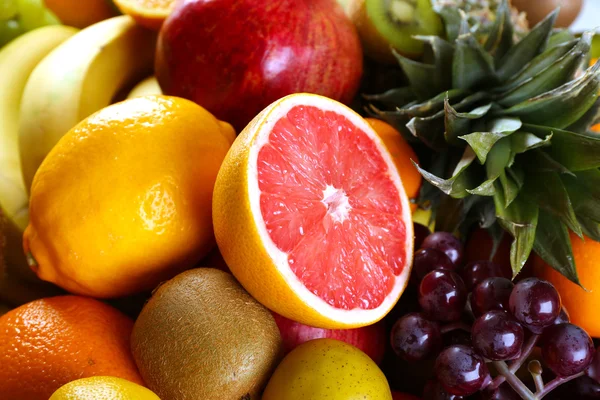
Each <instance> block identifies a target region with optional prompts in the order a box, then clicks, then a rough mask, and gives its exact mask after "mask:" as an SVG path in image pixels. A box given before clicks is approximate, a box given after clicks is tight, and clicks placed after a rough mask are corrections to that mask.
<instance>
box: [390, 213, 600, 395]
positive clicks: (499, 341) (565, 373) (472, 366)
mask: <svg viewBox="0 0 600 400" xmlns="http://www.w3.org/2000/svg"><path fill="white" fill-rule="evenodd" d="M415 226H416V229H415V236H416V239H415V248H419V250H418V251H417V252H416V253H415V256H414V262H413V271H412V275H411V282H410V284H411V285H415V286H416V287H418V303H419V307H420V312H413V313H409V314H406V315H404V316H402V317H401V318H400V319H398V320H397V321H396V322H395V324H394V326H393V328H392V332H391V344H392V348H393V350H394V352H395V353H396V354H397V355H398V356H399V357H401V358H402V359H404V360H406V361H408V362H417V361H421V360H425V359H435V367H434V372H435V380H433V381H430V382H429V383H428V384H427V386H426V388H425V392H424V394H423V398H424V400H442V399H454V400H459V399H466V398H471V397H469V396H473V395H477V397H474V398H477V399H482V400H488V399H489V400H491V399H496V400H501V399H527V400H534V399H541V398H543V397H545V396H546V395H547V394H548V393H550V392H551V391H553V390H554V389H556V388H557V387H559V386H560V385H562V384H564V383H566V382H569V381H571V380H574V379H576V378H579V377H582V376H585V375H587V376H589V377H591V378H592V379H594V380H596V381H598V382H600V354H599V353H600V352H598V353H597V352H596V351H595V349H594V344H593V342H592V339H591V338H590V336H589V335H588V334H587V333H586V332H585V330H583V329H582V328H580V327H578V326H576V325H574V324H571V323H570V322H569V315H568V313H567V311H566V310H565V309H564V308H563V307H562V306H561V299H560V295H559V293H558V292H557V291H556V289H555V288H554V286H553V285H552V284H551V283H549V282H547V281H543V280H540V279H537V278H525V279H522V280H520V281H519V280H517V281H516V283H514V282H513V281H512V280H511V278H512V272H511V271H510V270H507V269H506V268H501V267H499V266H498V265H496V264H494V263H492V262H490V261H477V262H471V263H468V264H466V265H462V264H463V246H462V243H461V242H460V241H459V240H458V239H457V238H456V237H454V236H453V235H452V234H450V233H447V232H435V233H432V234H429V231H427V229H426V228H425V227H423V226H419V225H417V224H415ZM456 330H462V331H466V332H468V333H469V334H470V341H469V342H468V343H466V344H451V345H449V346H447V347H445V348H443V340H442V337H443V335H445V334H449V333H450V332H452V331H456ZM536 346H537V347H539V348H541V360H539V361H538V360H531V359H530V356H531V353H532V351H533V349H534V348H535V347H536ZM526 361H529V362H528V365H526V366H525V365H524V363H525V362H526ZM542 365H543V366H544V367H547V368H548V369H549V370H550V371H552V373H553V375H552V379H551V380H550V381H548V382H546V383H545V382H544V378H543V377H542V372H543V368H542ZM522 367H527V368H528V369H529V372H530V373H531V376H532V381H533V383H532V384H529V385H526V384H525V383H524V382H523V381H522V380H521V379H520V378H519V377H518V376H517V374H516V373H517V371H518V370H519V369H521V368H522ZM491 371H493V372H494V374H493V375H494V377H492V373H491ZM546 375H547V374H544V376H546Z"/></svg>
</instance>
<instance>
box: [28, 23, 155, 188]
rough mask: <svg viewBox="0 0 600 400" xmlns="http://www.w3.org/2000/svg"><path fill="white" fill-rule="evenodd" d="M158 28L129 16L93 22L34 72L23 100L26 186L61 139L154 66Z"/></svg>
mask: <svg viewBox="0 0 600 400" xmlns="http://www.w3.org/2000/svg"><path fill="white" fill-rule="evenodd" d="M155 46H156V33H154V32H152V31H149V30H147V29H145V28H142V27H141V26H139V25H136V23H135V22H134V20H133V19H132V18H131V17H129V16H127V15H123V16H118V17H114V18H110V19H107V20H104V21H101V22H98V23H97V24H94V25H91V26H89V27H87V28H85V29H83V30H82V31H80V32H79V33H78V34H76V35H75V36H73V37H72V38H70V39H69V40H67V41H66V42H64V43H63V44H61V45H60V46H58V47H57V48H56V49H54V51H52V52H51V53H50V54H48V56H47V57H46V58H44V59H43V60H42V61H41V62H40V63H39V64H38V66H37V67H36V68H35V70H34V71H33V72H32V74H31V76H30V78H29V80H28V82H27V85H26V87H25V91H24V93H23V99H22V100H21V117H20V126H19V148H20V154H21V167H22V170H23V179H24V182H25V188H26V190H27V191H29V189H30V187H31V182H32V181H33V177H34V175H35V172H36V171H37V169H38V167H39V165H40V164H41V163H42V161H43V160H44V158H45V157H46V155H47V154H48V152H49V151H50V150H51V149H52V147H54V145H55V144H56V143H57V142H58V140H59V139H60V138H61V137H62V136H63V135H64V134H65V133H67V132H68V131H69V130H70V129H71V128H73V127H74V126H75V125H77V123H79V122H80V121H81V120H83V119H84V118H86V117H88V116H89V115H90V114H92V113H94V112H96V111H98V110H100V109H101V108H104V107H106V106H108V105H109V104H111V102H112V100H113V97H114V96H115V95H116V94H117V93H118V92H119V90H120V89H122V88H123V87H126V86H127V85H128V84H131V83H132V82H135V81H136V80H139V79H141V78H142V77H143V76H147V75H148V73H150V72H151V71H152V66H153V61H154V49H155Z"/></svg>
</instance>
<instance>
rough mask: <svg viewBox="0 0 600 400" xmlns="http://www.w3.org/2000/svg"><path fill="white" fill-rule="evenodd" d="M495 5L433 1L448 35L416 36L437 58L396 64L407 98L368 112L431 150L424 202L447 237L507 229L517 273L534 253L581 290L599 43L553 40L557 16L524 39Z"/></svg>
mask: <svg viewBox="0 0 600 400" xmlns="http://www.w3.org/2000/svg"><path fill="white" fill-rule="evenodd" d="M459 1H461V0H459ZM486 4H488V3H487V2H486ZM490 4H492V6H491V8H490V9H487V8H486V7H487V5H484V4H482V3H480V2H471V1H465V2H464V8H463V9H461V8H452V7H451V6H450V7H449V6H448V3H445V2H437V1H436V2H434V7H436V10H437V11H438V13H439V14H440V15H441V17H442V19H443V20H444V21H445V23H446V33H447V36H446V37H445V38H436V37H419V38H418V39H419V40H422V41H424V42H426V44H427V46H426V47H427V48H428V49H429V50H430V51H428V52H427V53H425V55H424V57H423V59H422V60H418V61H415V60H408V59H405V58H402V57H398V61H399V64H400V66H401V68H402V69H403V70H404V72H405V74H406V76H407V78H408V80H409V82H410V85H411V88H410V91H409V90H405V91H398V92H391V93H390V92H388V93H384V94H383V95H381V97H379V98H377V97H371V98H368V97H367V100H368V101H370V102H371V104H370V105H369V106H368V107H367V110H368V112H369V113H371V114H372V115H373V114H374V115H377V116H378V117H379V118H383V119H385V120H387V121H393V122H394V124H395V125H394V126H396V127H398V129H399V130H400V131H401V133H402V134H403V135H409V136H410V139H411V140H418V141H420V142H421V143H423V144H425V145H426V146H427V147H429V148H430V149H431V150H433V152H427V151H426V150H424V149H425V147H421V149H423V151H420V149H417V151H419V159H420V160H421V164H420V165H419V166H418V168H419V171H420V173H421V174H422V175H423V176H424V178H425V179H424V184H423V186H422V190H421V194H420V196H419V199H420V201H422V202H424V203H423V204H424V206H425V207H431V208H432V213H433V215H434V216H435V220H436V221H438V222H439V225H438V228H439V229H445V228H447V229H448V230H452V231H456V232H458V233H459V234H466V233H467V232H468V231H469V229H470V227H472V226H473V225H476V224H479V225H480V226H485V228H486V229H488V230H490V231H492V232H495V233H496V234H497V233H498V232H499V227H502V228H503V229H504V230H506V231H508V232H509V233H510V234H511V235H512V236H513V239H514V240H513V244H512V246H511V264H512V267H513V272H514V274H517V273H518V271H519V270H520V269H521V268H522V266H523V264H524V263H525V260H526V259H527V257H528V256H529V254H530V252H531V251H532V248H534V249H535V251H536V252H538V253H539V254H540V255H542V256H543V258H544V259H545V260H546V261H547V262H548V263H549V264H551V265H552V266H553V267H554V268H555V269H557V270H559V271H561V273H563V274H565V275H566V276H567V277H568V278H569V279H571V280H575V279H576V273H575V269H574V268H575V266H574V265H573V262H572V260H571V258H572V257H571V256H570V247H569V242H568V240H569V239H568V237H569V235H568V230H569V229H570V230H572V231H573V232H575V233H577V234H579V235H582V234H585V235H588V236H589V237H591V238H593V239H595V240H596V239H600V193H599V192H600V135H597V134H595V133H594V134H592V133H591V132H590V127H591V126H592V125H593V124H595V123H598V122H600V100H598V94H599V93H600V63H598V64H596V65H594V66H591V67H589V68H585V67H586V66H587V65H588V64H589V59H590V49H591V46H590V41H591V37H592V33H584V34H582V35H580V36H578V37H577V38H576V37H575V36H574V35H573V34H571V33H570V32H569V31H568V30H560V29H553V24H554V21H555V20H556V17H557V15H558V10H557V11H555V12H553V13H552V14H550V15H549V16H548V17H547V18H546V19H545V20H544V21H542V22H541V23H539V24H538V25H537V26H535V27H534V28H533V29H531V30H529V31H528V32H526V33H524V32H523V29H522V25H521V23H520V22H521V21H520V20H518V19H515V18H514V16H515V15H514V13H511V12H510V8H509V2H508V1H507V0H492V1H491V3H490ZM482 10H483V14H482V13H479V14H478V12H479V11H482ZM489 10H493V11H492V12H491V13H490V12H489ZM471 11H472V12H471ZM482 16H483V17H482ZM411 93H414V94H415V96H416V100H415V98H414V97H410V94H411ZM394 97H396V100H394ZM475 159H477V161H478V162H476V163H475V162H473V161H474V160H475ZM452 171H453V172H452ZM448 176H450V177H449V178H447V177H448ZM538 225H539V226H538ZM552 232H556V235H555V236H552ZM497 236H500V235H497ZM553 240H555V241H558V242H559V243H558V244H556V243H553Z"/></svg>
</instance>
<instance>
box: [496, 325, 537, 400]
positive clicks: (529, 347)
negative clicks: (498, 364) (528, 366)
mask: <svg viewBox="0 0 600 400" xmlns="http://www.w3.org/2000/svg"><path fill="white" fill-rule="evenodd" d="M539 339H540V335H531V337H530V338H529V340H527V342H526V343H525V346H523V351H522V352H521V355H520V356H519V358H517V359H516V360H515V361H513V362H512V363H511V364H510V367H509V369H508V370H509V371H510V372H511V373H512V374H513V375H514V373H515V372H517V371H518V370H519V368H521V366H522V365H523V363H524V362H525V361H526V360H527V357H529V355H530V354H531V352H532V351H533V349H534V347H535V345H536V344H537V342H538V340H539ZM504 365H506V363H504ZM504 381H506V377H505V376H504V374H500V375H498V376H497V377H496V378H494V380H493V381H492V383H490V385H489V386H488V387H489V388H490V389H491V390H494V389H498V387H499V386H500V385H502V384H503V383H504ZM530 393H531V392H530Z"/></svg>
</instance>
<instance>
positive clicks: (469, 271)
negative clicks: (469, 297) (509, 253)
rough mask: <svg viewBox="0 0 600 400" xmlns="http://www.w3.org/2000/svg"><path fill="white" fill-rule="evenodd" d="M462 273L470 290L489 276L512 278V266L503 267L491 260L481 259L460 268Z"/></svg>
mask: <svg viewBox="0 0 600 400" xmlns="http://www.w3.org/2000/svg"><path fill="white" fill-rule="evenodd" d="M460 275H461V276H462V278H463V280H464V281H465V285H467V288H468V289H469V290H473V288H474V287H475V286H477V285H478V284H479V283H481V282H482V281H483V280H485V279H487V278H494V277H500V278H506V279H511V278H512V271H511V270H510V268H506V267H502V266H500V265H498V264H495V263H493V262H491V261H487V260H481V261H473V262H470V263H468V264H467V265H465V266H464V268H462V269H461V270H460Z"/></svg>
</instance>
